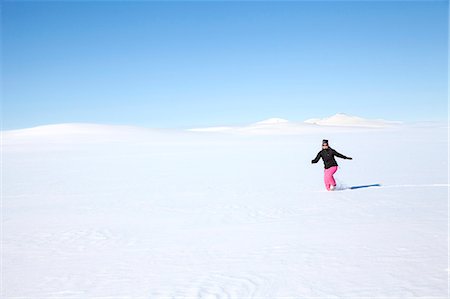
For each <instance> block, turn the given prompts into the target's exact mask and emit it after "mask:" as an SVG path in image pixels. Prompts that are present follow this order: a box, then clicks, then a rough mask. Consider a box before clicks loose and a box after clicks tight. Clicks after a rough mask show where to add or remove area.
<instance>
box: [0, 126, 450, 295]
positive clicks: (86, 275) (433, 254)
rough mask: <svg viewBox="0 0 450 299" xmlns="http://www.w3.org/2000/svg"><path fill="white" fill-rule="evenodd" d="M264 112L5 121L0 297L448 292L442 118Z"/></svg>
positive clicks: (445, 159) (445, 135)
mask: <svg viewBox="0 0 450 299" xmlns="http://www.w3.org/2000/svg"><path fill="white" fill-rule="evenodd" d="M274 123H275V125H276V126H281V127H277V129H276V130H266V129H262V128H261V126H262V127H264V126H266V125H267V123H263V124H261V123H259V124H255V125H254V126H253V127H252V129H250V131H251V132H254V133H255V134H222V133H218V132H207V133H204V132H202V133H199V132H182V131H176V130H152V129H144V128H137V127H128V126H106V125H92V124H65V125H51V126H43V127H38V128H33V129H26V130H15V131H4V132H2V172H3V173H2V174H3V177H2V219H1V221H2V240H1V241H2V242H1V244H2V289H1V297H2V298H19V297H20V298H205V299H206V298H239V299H243V298H270V299H274V298H312V297H314V298H324V297H326V298H362V297H366V298H367V297H384V298H417V297H422V298H431V297H436V298H437V297H439V298H447V296H448V275H449V266H448V186H449V185H448V177H447V169H448V127H447V126H446V124H444V125H440V124H432V125H424V126H418V125H416V126H408V125H402V126H398V127H389V128H378V129H373V128H365V129H362V128H347V129H346V130H342V129H340V128H337V127H326V128H324V127H323V126H316V125H304V128H303V129H302V130H292V128H291V127H290V126H289V122H269V125H270V126H272V127H273V125H274ZM258 130H264V134H259V133H258V132H259V131H258ZM283 130H287V131H289V134H282V133H280V132H283ZM324 138H325V139H329V141H330V146H331V147H333V148H335V149H336V150H337V151H339V152H340V153H342V154H344V155H347V156H351V157H353V160H342V159H338V163H339V170H338V172H337V173H336V176H335V177H336V179H337V181H338V187H339V189H341V190H340V191H333V192H327V191H325V190H324V186H323V164H322V162H321V161H320V162H319V163H318V164H314V165H312V164H311V160H312V159H313V158H314V157H315V156H316V154H317V152H318V151H319V150H320V145H321V140H322V139H324ZM373 184H380V185H381V186H372V187H362V188H358V189H353V190H352V189H345V188H348V187H351V186H354V187H355V186H356V187H357V186H366V185H373Z"/></svg>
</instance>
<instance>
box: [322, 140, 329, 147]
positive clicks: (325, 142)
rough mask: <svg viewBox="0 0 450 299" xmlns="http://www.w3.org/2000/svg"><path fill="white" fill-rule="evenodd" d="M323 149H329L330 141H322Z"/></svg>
mask: <svg viewBox="0 0 450 299" xmlns="http://www.w3.org/2000/svg"><path fill="white" fill-rule="evenodd" d="M322 148H328V140H327V139H324V140H322Z"/></svg>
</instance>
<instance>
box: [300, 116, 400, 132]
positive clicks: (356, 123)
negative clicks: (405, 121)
mask: <svg viewBox="0 0 450 299" xmlns="http://www.w3.org/2000/svg"><path fill="white" fill-rule="evenodd" d="M305 123H309V124H316V125H320V126H353V127H376V128H379V127H389V126H394V125H399V124H401V122H399V121H387V120H383V119H364V118H362V117H358V116H351V115H347V114H345V113H337V114H335V115H333V116H330V117H326V118H322V119H320V118H312V119H308V120H306V121H305Z"/></svg>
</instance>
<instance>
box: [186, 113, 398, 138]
mask: <svg viewBox="0 0 450 299" xmlns="http://www.w3.org/2000/svg"><path fill="white" fill-rule="evenodd" d="M400 124H402V123H401V122H399V121H387V120H382V119H375V120H371V119H364V118H362V117H357V116H350V115H347V114H344V113H338V114H335V115H333V116H330V117H327V118H323V119H320V118H312V119H308V120H306V121H304V122H291V121H289V120H286V119H283V118H269V119H266V120H263V121H259V122H256V123H253V124H250V125H246V126H240V127H210V128H195V129H190V130H189V131H193V132H224V133H235V134H257V135H264V134H269V135H270V134H294V135H295V134H305V133H311V132H320V131H328V132H329V131H330V127H333V129H332V130H333V131H339V130H340V131H348V130H349V129H350V130H351V129H353V130H361V129H382V128H392V127H395V126H398V125H400Z"/></svg>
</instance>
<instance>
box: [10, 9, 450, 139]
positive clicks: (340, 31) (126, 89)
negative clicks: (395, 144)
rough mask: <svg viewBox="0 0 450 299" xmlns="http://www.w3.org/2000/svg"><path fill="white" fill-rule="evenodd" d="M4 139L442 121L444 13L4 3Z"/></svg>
mask: <svg viewBox="0 0 450 299" xmlns="http://www.w3.org/2000/svg"><path fill="white" fill-rule="evenodd" d="M2 14H3V15H2V64H3V67H2V85H3V86H2V87H3V93H2V120H3V129H5V130H6V129H15V128H25V127H31V126H36V125H42V124H51V123H65V122H90V123H107V124H130V125H139V126H147V127H160V128H188V127H198V126H214V125H233V124H246V123H251V122H255V121H259V120H263V119H266V118H269V117H282V118H286V119H289V120H304V119H307V118H312V117H325V116H330V115H332V114H335V113H337V112H344V113H348V114H351V115H358V116H362V117H367V118H385V119H390V120H403V121H420V120H446V119H447V79H448V78H447V69H448V63H447V50H448V3H447V1H415V2H389V1H374V2H371V1H361V2H358V1H345V2H344V1H342V2H340V1H336V2H333V1H323V2H308V1H301V2H300V1H297V2H296V1H287V2H270V1H266V2H255V1H249V2H145V1H144V2H143V1H136V2H126V1H123V2H103V1H86V2H83V1H81V2H51V1H49V2H14V1H9V2H8V1H7V2H3V4H2Z"/></svg>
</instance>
